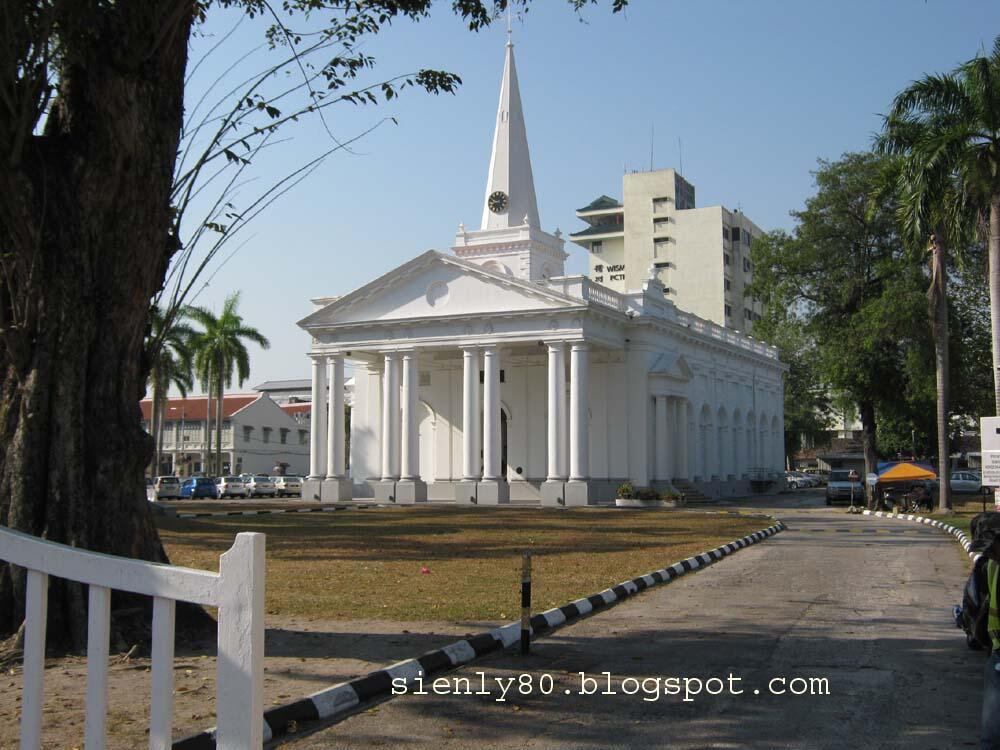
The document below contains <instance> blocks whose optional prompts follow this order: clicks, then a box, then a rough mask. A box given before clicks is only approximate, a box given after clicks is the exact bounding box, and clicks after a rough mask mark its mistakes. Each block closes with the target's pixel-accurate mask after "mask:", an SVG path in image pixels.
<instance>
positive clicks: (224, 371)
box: [187, 292, 271, 472]
mask: <svg viewBox="0 0 1000 750" xmlns="http://www.w3.org/2000/svg"><path fill="white" fill-rule="evenodd" d="M239 304H240V293H239V292H233V293H232V294H231V295H229V296H228V297H226V301H225V303H223V305H222V312H221V313H220V314H219V315H218V317H217V316H216V315H215V314H214V313H213V312H212V311H210V310H207V309H205V308H204V307H189V308H188V312H187V314H188V316H189V317H190V318H191V319H192V320H194V321H195V322H196V323H198V324H199V325H200V326H201V327H202V329H203V330H201V331H199V332H197V333H195V335H194V337H193V339H192V348H193V351H194V366H195V371H196V372H197V374H198V376H199V378H200V379H201V381H202V383H203V385H205V386H206V388H207V391H208V393H209V394H211V392H212V390H213V389H214V391H215V394H214V395H215V463H214V468H215V471H217V472H221V471H222V420H223V411H224V410H223V395H224V391H225V388H227V387H229V386H231V385H232V384H233V375H234V372H235V376H236V381H237V383H238V384H239V385H241V386H242V385H243V383H245V382H246V380H247V378H249V377H250V355H249V353H248V352H247V348H246V344H245V343H244V342H245V341H251V342H253V343H255V344H257V345H258V346H260V347H261V348H262V349H267V348H269V347H270V346H271V343H270V342H269V341H268V340H267V338H266V337H265V336H264V335H263V334H262V333H261V332H260V331H258V330H257V329H256V328H251V327H249V326H247V325H246V324H245V323H244V322H243V318H242V316H240V314H239V312H238V308H239ZM210 421H211V412H210V411H206V423H210ZM209 434H210V433H209ZM210 442H211V438H210V437H209V443H210ZM209 449H211V448H209ZM233 468H234V467H232V466H231V467H230V470H232V469H233Z"/></svg>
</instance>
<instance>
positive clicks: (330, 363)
mask: <svg viewBox="0 0 1000 750" xmlns="http://www.w3.org/2000/svg"><path fill="white" fill-rule="evenodd" d="M326 363H327V368H328V370H329V372H328V374H327V382H328V383H329V384H330V395H329V398H328V401H329V403H330V409H329V414H328V416H327V420H328V421H327V430H326V478H327V479H343V478H344V443H345V441H344V355H343V354H334V355H331V356H329V357H327V359H326Z"/></svg>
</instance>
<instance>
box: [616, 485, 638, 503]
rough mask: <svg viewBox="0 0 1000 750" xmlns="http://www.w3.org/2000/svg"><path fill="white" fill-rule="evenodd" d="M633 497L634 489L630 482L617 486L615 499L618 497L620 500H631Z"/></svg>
mask: <svg viewBox="0 0 1000 750" xmlns="http://www.w3.org/2000/svg"><path fill="white" fill-rule="evenodd" d="M635 496H636V495H635V487H633V486H632V483H631V482H622V483H621V484H619V485H618V492H617V494H616V497H620V498H621V499H622V500H631V499H633V498H634V497H635Z"/></svg>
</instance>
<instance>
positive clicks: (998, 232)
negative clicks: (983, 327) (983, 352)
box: [988, 194, 1000, 416]
mask: <svg viewBox="0 0 1000 750" xmlns="http://www.w3.org/2000/svg"><path fill="white" fill-rule="evenodd" d="M988 245H989V258H990V325H991V327H992V333H993V390H994V397H995V401H996V403H995V405H994V406H995V408H996V414H997V416H1000V194H998V195H994V196H993V199H992V200H991V201H990V236H989V240H988Z"/></svg>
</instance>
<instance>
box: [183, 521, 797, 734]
mask: <svg viewBox="0 0 1000 750" xmlns="http://www.w3.org/2000/svg"><path fill="white" fill-rule="evenodd" d="M775 520H776V523H775V524H774V525H773V526H769V527H767V528H766V529H761V530H760V531H755V532H753V533H752V534H748V535H746V536H745V537H742V538H740V539H736V540H734V541H732V542H729V543H728V544H724V545H722V546H721V547H716V548H715V549H712V550H709V551H707V552H702V553H700V554H697V555H694V556H692V557H689V558H687V559H686V560H681V561H680V562H676V563H674V564H673V565H670V566H668V567H666V568H661V569H660V570H655V571H653V572H652V573H647V574H646V575H642V576H639V577H637V578H633V579H631V580H628V581H622V582H621V583H619V584H617V585H615V586H611V587H610V588H607V589H605V590H604V591H600V592H598V593H596V594H593V595H592V596H587V597H583V598H581V599H577V600H576V601H572V602H569V603H568V604H564V605H563V606H561V607H553V608H552V609H549V610H546V611H544V612H541V613H539V614H537V615H534V616H533V617H532V618H531V637H532V640H534V639H535V638H536V637H538V636H539V635H543V634H546V633H550V632H552V631H553V630H555V629H556V628H560V627H562V626H564V625H568V624H570V623H572V622H575V621H577V620H579V619H580V618H582V617H584V616H586V615H589V614H591V613H593V612H597V611H599V610H602V609H607V608H609V607H612V606H614V605H616V604H618V603H620V602H622V601H624V600H626V599H628V598H629V597H632V596H634V595H636V594H638V593H639V592H641V591H644V590H646V589H648V588H652V587H654V586H658V585H660V584H665V583H669V582H670V581H672V580H674V579H675V578H680V577H681V576H682V575H684V574H686V573H690V572H692V571H695V570H698V569H699V568H704V567H707V566H709V565H711V564H712V563H714V562H716V561H718V560H721V559H722V558H724V557H727V556H728V555H731V554H733V553H734V552H737V551H739V550H741V549H744V548H746V547H750V546H751V545H754V544H756V543H757V542H762V541H764V540H765V539H767V538H768V537H771V536H774V535H775V534H777V533H779V532H781V531H783V530H784V529H785V528H786V526H785V524H784V523H783V522H782V521H780V520H777V519H775ZM520 639H521V623H520V622H512V623H509V624H507V625H503V626H501V627H498V628H494V629H493V630H489V631H487V632H485V633H480V634H479V635H475V636H471V637H469V638H466V639H464V640H461V641H455V642H454V643H450V644H448V645H447V646H444V647H442V648H439V649H437V650H435V651H428V652H427V653H426V654H424V655H423V656H418V657H417V658H415V659H406V660H405V661H401V662H397V663H396V664H393V665H391V666H388V667H385V668H384V669H377V670H375V671H374V672H370V673H368V674H367V675H364V676H363V677H358V678H356V679H354V680H350V681H348V682H342V683H339V684H337V685H334V686H332V687H329V688H326V689H325V690H320V691H319V692H317V693H313V694H312V695H310V696H309V697H307V698H303V699H301V700H298V701H295V702H293V703H288V704H286V705H284V706H278V707H276V708H272V709H269V710H267V711H265V712H264V741H265V742H269V741H271V740H272V739H274V738H276V737H281V736H282V735H285V734H287V733H289V732H290V731H294V727H296V726H299V725H302V724H304V723H308V722H312V721H318V720H320V719H324V720H327V719H332V718H335V717H337V716H341V715H346V714H348V713H350V712H353V711H357V710H360V709H363V708H365V707H367V706H368V705H369V704H372V703H376V702H378V701H380V700H382V699H383V698H386V697H388V696H389V695H390V694H391V692H392V683H393V680H400V679H402V680H404V681H405V683H406V685H407V686H410V685H412V684H413V683H414V682H415V681H416V680H417V678H418V677H419V678H422V679H423V678H427V677H429V676H431V675H435V674H438V673H441V672H446V671H449V670H452V669H455V668H457V667H460V666H463V665H465V664H468V663H470V662H472V661H474V660H475V659H478V658H479V657H481V656H485V655H486V654H490V653H493V652H495V651H502V650H504V649H506V648H509V647H510V646H513V645H514V644H516V643H518V642H519V641H520ZM398 684H399V683H398V682H397V685H398ZM214 748H215V728H214V727H213V728H212V729H209V730H206V731H204V732H199V733H198V734H195V735H191V736H190V737H186V738H185V739H182V740H179V741H177V742H175V743H173V750H214Z"/></svg>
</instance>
